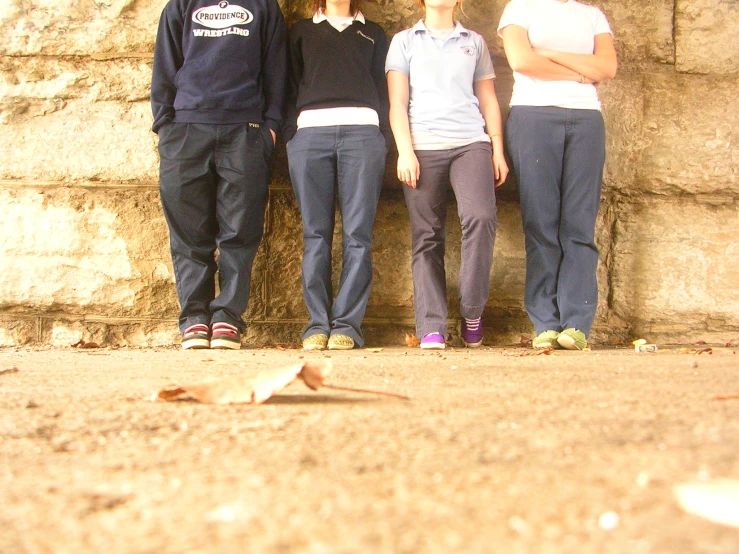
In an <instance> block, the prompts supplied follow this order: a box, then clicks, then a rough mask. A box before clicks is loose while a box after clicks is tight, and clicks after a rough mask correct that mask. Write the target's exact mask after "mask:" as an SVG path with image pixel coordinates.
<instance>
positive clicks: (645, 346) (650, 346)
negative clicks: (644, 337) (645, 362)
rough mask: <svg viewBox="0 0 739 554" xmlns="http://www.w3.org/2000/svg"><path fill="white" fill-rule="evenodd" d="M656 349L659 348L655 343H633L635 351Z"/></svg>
mask: <svg viewBox="0 0 739 554" xmlns="http://www.w3.org/2000/svg"><path fill="white" fill-rule="evenodd" d="M657 350H659V348H657V345H656V344H647V343H646V342H645V343H643V344H636V345H634V351H635V352H657Z"/></svg>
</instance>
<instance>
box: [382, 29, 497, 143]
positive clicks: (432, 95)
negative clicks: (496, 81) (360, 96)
mask: <svg viewBox="0 0 739 554" xmlns="http://www.w3.org/2000/svg"><path fill="white" fill-rule="evenodd" d="M388 71H400V72H401V73H404V74H405V75H407V76H408V82H409V85H410V91H409V92H410V94H409V102H408V119H409V120H410V124H411V133H434V134H437V135H440V136H442V137H449V138H453V139H473V138H477V137H479V136H480V135H481V134H484V127H485V120H484V119H483V117H482V114H481V113H480V109H479V102H478V100H477V97H476V96H475V94H474V90H473V84H474V83H475V82H476V81H482V80H484V79H492V78H494V77H495V70H494V69H493V62H492V60H491V59H490V52H489V51H488V47H487V44H485V40H484V39H483V38H482V36H480V35H479V34H477V33H476V32H474V31H470V30H468V29H465V28H464V27H463V26H462V24H461V23H459V22H457V23H456V25H455V27H454V30H453V31H452V32H451V34H450V35H449V36H448V37H447V38H446V40H444V41H443V42H442V41H440V40H436V39H434V38H433V37H432V36H431V33H430V31H429V30H428V28H426V25H425V24H424V22H423V20H421V21H419V22H418V23H416V24H415V25H414V26H413V27H412V28H410V29H406V30H405V31H401V32H399V33H398V34H397V35H395V36H394V37H393V40H392V42H391V43H390V49H389V51H388V54H387V60H386V61H385V72H386V73H387V72H388Z"/></svg>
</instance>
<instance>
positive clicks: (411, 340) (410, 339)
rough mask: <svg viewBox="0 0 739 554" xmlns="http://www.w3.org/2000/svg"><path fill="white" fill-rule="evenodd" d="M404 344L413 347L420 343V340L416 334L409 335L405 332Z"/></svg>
mask: <svg viewBox="0 0 739 554" xmlns="http://www.w3.org/2000/svg"><path fill="white" fill-rule="evenodd" d="M405 344H406V346H408V347H409V348H415V347H416V346H418V345H420V344H421V341H420V340H418V337H417V336H416V335H411V334H408V333H406V334H405Z"/></svg>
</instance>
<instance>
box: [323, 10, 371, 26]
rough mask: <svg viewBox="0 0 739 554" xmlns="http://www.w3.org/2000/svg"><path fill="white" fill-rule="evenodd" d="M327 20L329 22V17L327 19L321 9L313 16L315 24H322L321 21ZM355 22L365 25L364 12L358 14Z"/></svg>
mask: <svg viewBox="0 0 739 554" xmlns="http://www.w3.org/2000/svg"><path fill="white" fill-rule="evenodd" d="M326 20H328V17H326V14H325V13H324V11H323V8H319V9H318V11H317V12H316V13H314V14H313V23H320V22H321V21H326ZM354 21H359V22H360V23H365V20H364V14H363V13H362V12H357V15H355V16H354Z"/></svg>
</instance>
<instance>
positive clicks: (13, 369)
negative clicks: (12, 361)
mask: <svg viewBox="0 0 739 554" xmlns="http://www.w3.org/2000/svg"><path fill="white" fill-rule="evenodd" d="M19 371H20V369H18V368H17V367H15V366H13V367H9V368H8V369H0V375H4V374H6V373H18V372H19Z"/></svg>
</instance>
